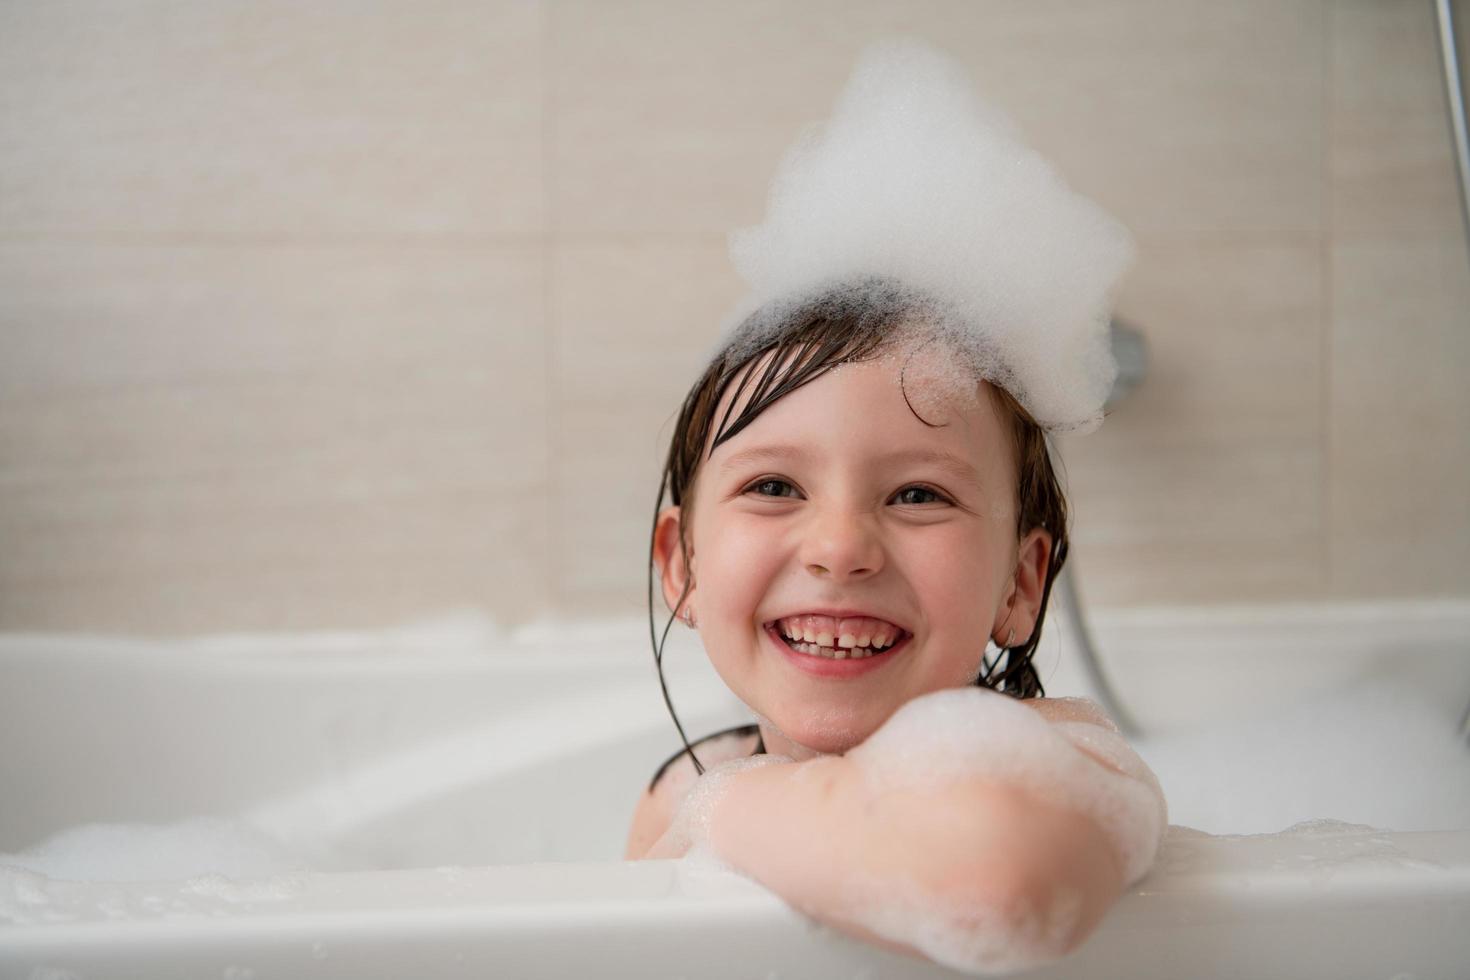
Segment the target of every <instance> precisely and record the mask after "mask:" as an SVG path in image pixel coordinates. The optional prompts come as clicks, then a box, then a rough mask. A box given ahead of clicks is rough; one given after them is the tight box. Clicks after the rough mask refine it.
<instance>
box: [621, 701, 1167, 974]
mask: <svg viewBox="0 0 1470 980" xmlns="http://www.w3.org/2000/svg"><path fill="white" fill-rule="evenodd" d="M982 704H983V705H985V706H988V707H989V708H991V709H992V710H998V711H1001V712H1002V714H1001V718H1002V720H1007V721H1008V725H1009V726H1010V727H1011V728H1012V729H1014V727H1015V725H1016V722H1018V721H1021V720H1023V718H1024V717H1029V718H1035V717H1036V716H1035V715H1031V714H1029V713H1028V715H1026V716H1022V717H1016V716H1014V715H1013V714H1005V713H1004V712H1009V711H1010V706H1009V705H1006V704H1002V703H1001V702H998V701H993V702H992V701H986V702H982ZM1012 704H1014V702H1012ZM1069 723H1070V724H1069ZM1079 723H1080V720H1079V719H1075V718H1069V719H1068V720H1067V722H1063V723H1062V724H1059V725H1056V726H1055V727H1054V728H1053V727H1050V726H1047V728H1046V730H1044V731H1040V732H1038V731H1034V730H1033V731H1031V732H1030V733H1029V734H1030V735H1031V736H1032V738H1033V740H1036V741H1041V742H1044V743H1046V744H1047V745H1048V749H1047V751H1048V752H1050V753H1053V754H1054V756H1053V757H1054V758H1059V759H1062V757H1061V756H1060V755H1058V754H1060V753H1065V755H1066V756H1067V757H1066V758H1064V759H1062V761H1063V762H1065V763H1066V765H1064V766H1061V767H1060V768H1058V769H1056V770H1055V772H1057V773H1061V775H1060V776H1059V777H1057V778H1060V779H1061V780H1062V781H1063V782H1068V783H1069V785H1071V788H1072V789H1073V790H1083V791H1086V792H1090V793H1092V795H1093V797H1096V796H1097V795H1098V794H1099V793H1101V794H1102V795H1104V796H1108V797H1111V804H1109V801H1106V800H1105V801H1104V804H1105V806H1107V808H1108V809H1111V810H1113V811H1114V812H1117V811H1118V810H1120V809H1122V810H1123V811H1124V812H1128V806H1131V807H1132V808H1133V811H1134V812H1139V811H1140V809H1143V810H1147V809H1151V805H1150V804H1147V803H1144V804H1142V806H1140V801H1141V800H1143V799H1147V798H1150V797H1151V796H1152V794H1153V793H1157V783H1156V782H1155V783H1154V784H1153V786H1151V787H1150V788H1149V791H1147V792H1142V793H1141V794H1140V791H1139V785H1138V784H1139V783H1140V782H1141V783H1144V784H1147V782H1148V779H1146V778H1143V777H1142V776H1138V777H1135V776H1133V775H1131V774H1129V773H1127V772H1125V771H1124V770H1129V769H1135V768H1136V766H1142V762H1141V760H1137V756H1136V755H1132V753H1131V750H1128V749H1127V748H1126V746H1123V747H1122V749H1121V750H1120V749H1119V748H1118V745H1120V744H1121V740H1119V739H1117V738H1116V733H1115V732H1110V731H1109V728H1107V727H1103V726H1102V725H1097V724H1087V725H1086V728H1087V729H1089V730H1090V732H1083V733H1082V736H1081V737H1080V739H1079V736H1078V735H1077V733H1076V731H1075V730H1074V731H1073V732H1072V733H1071V734H1067V733H1063V732H1062V731H1060V729H1065V728H1070V727H1072V726H1073V725H1077V724H1079ZM1040 724H1043V725H1045V723H1044V722H1040ZM1043 735H1044V736H1046V737H1045V738H1037V736H1043ZM1059 736H1060V737H1059ZM1092 736H1096V737H1095V738H1094V737H1092ZM1109 736H1111V737H1112V738H1113V743H1112V744H1111V746H1110V745H1109V744H1108V737H1109ZM871 741H872V740H870V742H871ZM986 741H987V742H990V741H991V740H989V739H987V740H986ZM1079 741H1080V742H1081V743H1082V744H1079ZM1088 742H1096V743H1098V744H1100V745H1102V746H1103V748H1105V749H1110V750H1111V753H1112V756H1113V759H1112V760H1110V761H1116V759H1118V758H1123V757H1126V756H1128V755H1132V759H1131V760H1127V759H1126V758H1125V759H1124V761H1125V762H1126V763H1127V764H1125V765H1123V766H1119V765H1116V764H1109V762H1105V761H1104V760H1103V759H1102V758H1099V754H1098V752H1097V751H1096V746H1095V745H1089V744H1086V743H1088ZM888 749H889V751H891V744H890V746H889V747H888ZM997 749H999V750H1000V751H1001V752H1004V751H1005V750H1004V749H1002V748H1001V747H1000V746H997ZM1089 749H1093V751H1089ZM864 752H866V753H867V755H864ZM1022 754H1028V755H1030V754H1031V753H1022ZM1103 754H1104V755H1106V753H1103ZM888 758H890V759H892V758H894V756H889V757H888ZM1035 758H1041V757H1040V756H1036V757H1035ZM1082 760H1085V762H1084V761H1082ZM884 761H885V760H884V759H882V758H877V757H875V756H874V754H873V752H872V751H871V750H869V749H866V748H864V749H863V750H862V751H858V750H854V752H851V753H849V754H848V755H847V756H846V757H839V756H825V757H821V758H817V759H813V760H810V761H807V762H801V763H792V762H785V763H782V764H770V765H763V766H759V767H749V766H746V765H738V766H737V767H736V768H735V769H734V770H733V771H729V770H728V769H727V767H724V766H721V767H716V768H715V769H714V770H711V773H710V774H709V775H713V776H714V777H715V778H714V780H712V781H710V782H708V783H707V785H706V791H705V793H704V794H703V795H704V799H703V800H696V799H693V798H691V799H690V800H689V801H686V802H687V803H689V804H692V807H691V806H686V807H685V811H690V810H692V811H695V812H694V814H693V820H692V823H693V824H695V825H697V830H696V832H695V833H693V835H692V836H693V838H694V839H695V840H700V839H703V840H704V841H706V842H707V844H708V846H709V847H710V848H711V849H712V850H713V851H714V853H715V855H716V856H717V857H718V858H720V859H721V860H723V861H724V862H725V863H727V864H728V865H729V866H730V867H732V868H733V869H734V870H736V871H739V872H741V873H743V874H745V875H747V876H749V877H751V878H754V879H755V880H757V881H759V882H761V883H762V884H763V885H765V886H766V887H768V888H770V889H771V890H772V891H774V892H776V893H777V894H778V895H780V896H781V897H782V898H784V899H785V900H786V901H787V902H788V903H789V904H791V905H793V906H794V907H796V908H798V909H800V910H801V911H802V912H804V913H806V914H807V915H809V916H811V917H812V918H814V919H816V920H818V921H820V922H823V923H825V924H827V925H829V926H831V927H833V928H835V929H838V930H840V931H842V932H845V933H847V934H849V935H853V936H856V937H858V938H860V939H863V940H865V941H868V942H871V943H875V944H877V945H881V946H884V947H886V948H889V949H894V950H897V951H900V952H905V953H909V954H914V955H921V956H925V957H927V958H929V959H932V960H935V961H937V962H940V963H944V964H945V965H948V966H952V967H956V968H959V969H968V970H998V969H1017V968H1024V967H1027V966H1033V965H1037V964H1040V963H1043V962H1046V961H1048V960H1051V959H1055V958H1057V957H1059V956H1063V955H1066V954H1067V953H1069V952H1071V951H1072V950H1073V949H1075V948H1076V947H1077V946H1079V945H1080V944H1081V943H1082V942H1083V941H1084V940H1085V939H1086V938H1087V937H1088V936H1089V935H1090V934H1091V933H1092V931H1093V929H1094V928H1095V927H1096V926H1097V924H1098V923H1099V922H1100V921H1101V919H1102V918H1103V916H1104V915H1105V914H1106V912H1107V910H1108V909H1109V908H1110V907H1111V905H1112V904H1113V902H1114V901H1116V900H1117V898H1118V896H1119V895H1120V894H1121V892H1122V889H1123V887H1124V885H1125V884H1127V883H1128V878H1129V876H1130V874H1131V875H1132V877H1133V878H1135V879H1136V878H1137V877H1139V876H1141V874H1140V873H1139V871H1138V868H1139V867H1140V861H1142V862H1144V863H1143V864H1142V867H1144V868H1145V869H1146V866H1147V862H1149V861H1151V860H1152V854H1153V851H1152V849H1147V853H1146V854H1140V853H1139V850H1138V848H1137V847H1134V848H1133V851H1132V853H1129V854H1124V853H1123V852H1122V851H1120V845H1119V840H1118V836H1117V833H1118V830H1117V824H1116V823H1115V824H1114V825H1113V826H1112V828H1109V827H1106V826H1104V825H1103V824H1102V823H1101V822H1100V821H1099V820H1098V819H1096V818H1095V817H1093V816H1090V815H1088V813H1087V812H1085V811H1086V810H1087V809H1088V808H1087V807H1086V806H1078V805H1076V800H1075V799H1071V800H1068V801H1066V802H1058V797H1057V794H1056V793H1055V792H1049V791H1047V790H1048V789H1049V787H1048V786H1047V785H1046V784H1045V783H1044V782H1038V781H1037V779H1036V778H1019V777H1017V776H1016V775H1015V774H1014V773H1012V772H1008V771H1006V770H1005V769H1004V766H1000V765H997V766H989V765H987V764H980V765H977V766H972V767H971V769H968V770H963V771H960V774H959V775H955V774H954V772H951V773H950V774H949V775H948V776H947V777H945V778H940V779H917V780H909V781H907V782H905V781H904V780H902V779H900V780H897V781H896V783H897V784H896V785H895V784H894V782H895V781H891V780H885V779H878V780H875V779H874V778H873V772H874V771H875V770H876V769H878V768H879V767H881V765H882V764H883V763H884ZM1134 763H1136V766H1135V764H1134ZM1079 766H1080V768H1078V767H1079ZM1033 768H1034V767H1033ZM1146 768H1147V767H1143V770H1144V771H1145V772H1146ZM721 770H726V771H721ZM1068 773H1070V776H1068V775H1067V774H1068ZM1148 778H1151V774H1148ZM702 781H703V780H702ZM1028 783H1029V785H1028ZM1084 784H1087V785H1085V786H1084ZM1038 787H1040V790H1038ZM1051 788H1054V787H1051ZM1063 795H1064V796H1068V795H1071V794H1068V793H1064V794H1063ZM1128 801H1131V803H1129V802H1128ZM1123 803H1128V805H1121V806H1120V805H1117V804H1123ZM1157 809H1158V812H1157V813H1142V814H1141V815H1140V816H1139V817H1138V818H1137V820H1136V823H1137V824H1138V827H1137V828H1136V829H1137V830H1138V833H1139V834H1142V835H1148V834H1154V833H1155V832H1156V831H1161V829H1162V824H1161V823H1159V821H1161V820H1162V819H1163V800H1162V796H1161V795H1159V796H1158V798H1157ZM700 811H702V812H700ZM681 816H682V817H683V818H684V819H683V820H679V821H676V823H675V826H674V827H672V828H670V830H669V832H668V833H667V834H665V836H664V838H662V839H661V840H660V841H659V842H658V843H657V844H655V846H654V848H653V849H652V850H651V851H650V852H649V854H648V857H650V858H656V857H676V856H679V854H682V853H683V851H684V849H685V848H687V846H688V840H689V838H690V836H691V834H690V831H689V826H690V824H691V819H690V816H691V814H690V813H688V812H684V813H682V814H681Z"/></svg>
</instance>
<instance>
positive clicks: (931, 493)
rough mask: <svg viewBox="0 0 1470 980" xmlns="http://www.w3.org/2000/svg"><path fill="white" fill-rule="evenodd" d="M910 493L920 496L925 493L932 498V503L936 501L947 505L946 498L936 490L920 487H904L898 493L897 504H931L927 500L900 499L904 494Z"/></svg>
mask: <svg viewBox="0 0 1470 980" xmlns="http://www.w3.org/2000/svg"><path fill="white" fill-rule="evenodd" d="M910 493H920V494H925V493H927V494H928V495H929V496H930V497H932V498H933V499H934V501H937V502H939V503H949V500H948V498H946V497H945V496H944V495H943V494H941V493H940V492H939V491H937V490H930V489H929V488H928V487H921V486H912V487H904V488H903V489H902V490H900V491H898V499H899V503H904V504H927V503H930V502H931V501H928V500H904V499H902V498H903V497H904V495H905V494H910Z"/></svg>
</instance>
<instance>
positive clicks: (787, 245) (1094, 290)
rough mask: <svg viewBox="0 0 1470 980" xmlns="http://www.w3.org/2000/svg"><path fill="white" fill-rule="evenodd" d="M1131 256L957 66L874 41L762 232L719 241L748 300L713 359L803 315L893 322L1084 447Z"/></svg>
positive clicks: (779, 180) (908, 45)
mask: <svg viewBox="0 0 1470 980" xmlns="http://www.w3.org/2000/svg"><path fill="white" fill-rule="evenodd" d="M1135 253H1136V248H1135V245H1134V242H1133V238H1132V236H1131V234H1130V233H1129V232H1128V230H1127V229H1126V228H1125V227H1124V226H1123V225H1122V224H1120V223H1119V222H1118V221H1117V220H1116V219H1114V218H1113V217H1112V216H1110V215H1109V214H1107V213H1106V212H1104V211H1103V210H1102V209H1101V208H1100V207H1099V206H1098V205H1097V204H1095V203H1094V202H1092V201H1090V200H1089V199H1087V198H1086V197H1084V196H1082V195H1080V194H1078V193H1076V192H1075V191H1073V190H1071V189H1070V188H1069V187H1068V186H1067V185H1066V183H1065V182H1064V181H1063V179H1062V178H1061V176H1060V175H1059V174H1058V173H1057V172H1056V170H1055V169H1054V168H1053V166H1052V165H1051V164H1050V163H1049V162H1048V161H1047V160H1046V159H1044V158H1043V157H1041V156H1040V155H1039V154H1038V153H1036V152H1035V151H1034V150H1032V149H1030V148H1029V147H1027V146H1026V145H1025V144H1024V142H1023V141H1022V137H1021V134H1020V131H1019V129H1018V128H1017V127H1016V125H1015V124H1014V122H1012V121H1011V120H1010V119H1009V118H1008V117H1007V116H1006V115H1004V114H1003V113H1002V112H1000V111H999V110H997V109H996V108H994V107H992V106H989V105H987V104H985V103H984V102H982V101H981V100H980V99H979V98H978V97H977V96H976V94H975V93H974V91H973V89H972V87H971V85H970V82H969V79H968V78H967V77H966V75H965V72H964V70H963V69H962V68H961V67H960V66H959V65H958V64H957V63H956V62H954V61H953V60H951V59H950V58H948V57H947V56H945V55H942V54H940V53H939V52H937V51H935V50H934V49H933V48H931V47H929V46H927V45H925V44H923V43H921V42H919V41H915V40H907V39H898V40H889V41H885V42H879V43H878V44H875V45H873V46H871V47H870V48H868V49H867V50H866V51H865V52H864V54H863V56H862V57H861V59H860V61H859V63H858V65H857V67H856V69H855V70H854V72H853V75H852V77H851V78H850V79H849V81H848V84H847V86H846V88H845V89H844V91H843V92H842V94H841V96H840V97H839V99H838V102H837V105H836V108H835V109H834V112H833V114H832V117H831V118H830V119H829V120H828V121H827V122H826V123H825V124H815V125H813V126H811V127H809V128H808V129H807V130H805V131H804V132H803V133H802V134H801V136H800V137H799V138H798V139H797V141H796V142H795V143H794V144H793V145H792V146H791V148H790V149H789V150H788V151H787V154H786V156H785V158H784V159H783V161H782V163H781V166H780V169H779V171H778V172H777V174H776V176H775V179H774V181H773V183H772V186H771V191H770V197H769V201H768V204H767V210H766V215H765V219H764V221H763V222H762V223H761V224H760V225H758V226H755V227H752V228H746V229H742V230H740V231H736V232H734V233H732V234H731V236H730V257H731V261H732V262H733V263H734V265H735V268H736V270H737V272H738V273H739V274H740V276H741V277H742V278H743V279H744V280H745V282H746V284H747V287H748V291H747V294H746V296H745V297H744V298H743V299H742V301H741V302H740V303H739V304H738V305H737V307H736V308H735V309H734V310H733V311H732V312H731V313H730V315H728V316H727V317H726V319H725V322H724V329H723V331H722V334H723V335H722V337H721V340H720V343H719V344H718V346H717V351H719V350H725V349H727V348H728V349H730V350H732V351H737V352H747V353H748V352H749V351H751V350H754V349H758V348H759V347H760V346H762V345H763V344H764V343H765V342H766V341H768V340H769V339H770V337H771V336H772V334H773V333H774V332H775V331H776V330H778V329H779V328H780V326H781V325H782V324H783V323H785V322H787V320H788V319H789V317H790V316H791V315H792V314H793V313H795V312H797V311H800V310H801V309H803V308H804V307H808V306H810V305H811V304H813V303H816V304H817V305H818V306H821V307H825V310H826V312H828V313H837V312H842V311H849V312H850V311H863V310H876V311H881V310H884V309H893V308H894V307H899V308H903V309H908V310H912V311H914V316H915V318H916V319H917V320H919V321H922V322H924V323H926V324H927V325H928V327H929V328H930V330H931V332H937V333H939V334H941V335H942V336H943V337H944V339H945V340H946V341H947V342H948V343H949V344H950V345H951V346H952V347H953V348H954V349H955V350H956V351H958V353H959V360H960V362H961V363H963V364H964V365H965V366H966V368H967V369H968V370H969V372H970V373H971V380H973V379H974V378H984V379H986V380H989V381H991V382H993V383H995V384H998V385H1000V386H1001V387H1003V388H1005V389H1006V390H1007V391H1009V392H1010V393H1011V394H1012V395H1013V396H1015V397H1016V399H1017V400H1018V401H1019V402H1020V403H1021V404H1022V405H1023V406H1024V407H1025V408H1026V409H1027V410H1028V411H1029V412H1030V413H1031V414H1032V416H1033V417H1034V418H1035V419H1036V420H1037V421H1038V422H1039V423H1040V424H1041V425H1042V426H1043V427H1044V428H1046V429H1048V430H1049V431H1076V432H1085V431H1089V430H1091V429H1093V428H1096V426H1097V425H1098V424H1100V422H1101V421H1102V406H1103V403H1104V401H1105V400H1106V398H1107V395H1108V393H1109V391H1110V390H1111V387H1112V383H1113V380H1114V378H1115V377H1116V374H1117V364H1116V362H1115V361H1114V359H1113V355H1112V350H1111V338H1110V336H1109V331H1108V327H1109V324H1110V321H1111V315H1110V308H1111V305H1112V301H1113V294H1114V291H1115V289H1116V286H1117V282H1118V280H1119V279H1120V278H1121V276H1122V275H1123V273H1124V272H1125V271H1126V270H1127V268H1128V267H1129V266H1130V265H1131V264H1132V262H1133V260H1134V256H1135Z"/></svg>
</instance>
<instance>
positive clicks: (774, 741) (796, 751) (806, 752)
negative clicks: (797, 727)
mask: <svg viewBox="0 0 1470 980" xmlns="http://www.w3.org/2000/svg"><path fill="white" fill-rule="evenodd" d="M759 724H760V730H761V742H763V743H764V744H765V747H766V754H767V755H784V756H788V757H790V758H791V759H792V760H793V761H796V762H805V761H806V760H808V759H815V758H817V757H818V756H821V755H824V754H825V753H822V752H818V751H816V750H815V749H809V748H807V747H806V746H805V745H802V744H801V743H800V742H794V741H792V740H791V739H789V738H787V737H786V736H785V735H783V734H782V733H781V730H780V729H779V728H777V727H776V726H775V725H773V724H771V723H770V722H769V721H767V720H766V719H764V718H762V719H761V720H760V723H759Z"/></svg>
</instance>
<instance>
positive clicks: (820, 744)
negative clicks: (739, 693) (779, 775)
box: [766, 719, 871, 762]
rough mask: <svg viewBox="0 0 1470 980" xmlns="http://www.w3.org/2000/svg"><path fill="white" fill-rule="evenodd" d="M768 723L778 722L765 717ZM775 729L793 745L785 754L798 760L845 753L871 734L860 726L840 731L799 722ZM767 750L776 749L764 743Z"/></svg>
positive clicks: (844, 728)
mask: <svg viewBox="0 0 1470 980" xmlns="http://www.w3.org/2000/svg"><path fill="white" fill-rule="evenodd" d="M767 724H768V725H773V724H778V723H775V722H772V721H770V720H769V719H767ZM777 730H778V731H779V732H780V733H781V734H782V735H783V736H784V737H785V738H786V740H787V741H788V742H791V743H792V745H793V749H794V751H793V752H788V753H786V754H788V755H791V756H792V758H794V759H796V760H797V761H798V762H800V761H801V760H802V759H803V758H812V757H815V756H819V755H846V754H847V753H848V752H849V751H850V750H852V749H854V748H856V747H857V746H859V745H861V744H862V743H863V741H864V740H865V739H866V738H867V737H868V735H870V734H871V732H868V731H867V730H866V729H864V728H862V727H860V726H853V727H846V726H844V727H843V729H842V730H840V731H832V730H830V729H828V730H824V731H811V730H807V729H806V728H805V727H804V726H803V725H801V724H800V723H797V724H794V725H792V726H791V727H790V728H780V727H779V725H778V727H777ZM766 750H767V751H768V752H774V751H776V750H775V748H774V747H773V746H771V745H770V744H767V745H766Z"/></svg>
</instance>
